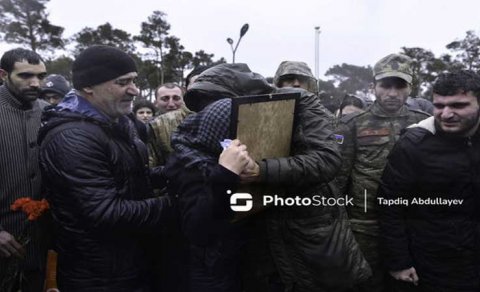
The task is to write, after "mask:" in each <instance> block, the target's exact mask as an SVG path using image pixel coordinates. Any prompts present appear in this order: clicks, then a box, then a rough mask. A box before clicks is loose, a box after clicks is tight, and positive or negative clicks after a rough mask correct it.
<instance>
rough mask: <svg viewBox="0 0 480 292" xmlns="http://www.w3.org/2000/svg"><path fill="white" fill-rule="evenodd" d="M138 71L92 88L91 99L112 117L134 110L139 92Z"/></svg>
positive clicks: (115, 117)
mask: <svg viewBox="0 0 480 292" xmlns="http://www.w3.org/2000/svg"><path fill="white" fill-rule="evenodd" d="M136 78H137V73H136V72H130V73H127V74H125V75H122V76H120V77H117V78H116V79H114V80H110V81H107V82H104V83H101V84H98V85H94V86H92V87H91V88H90V90H91V92H90V98H89V101H90V102H91V103H92V104H93V105H94V106H95V107H97V108H98V109H100V110H101V111H102V112H103V113H105V114H106V115H107V116H109V117H111V118H112V119H117V118H119V117H120V116H122V115H125V114H128V113H130V112H131V111H132V101H133V98H134V97H135V96H137V95H138V94H139V90H138V88H137V86H136V85H135V79H136Z"/></svg>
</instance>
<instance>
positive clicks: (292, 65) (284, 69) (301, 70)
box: [273, 61, 318, 94]
mask: <svg viewBox="0 0 480 292" xmlns="http://www.w3.org/2000/svg"><path fill="white" fill-rule="evenodd" d="M285 75H299V76H303V77H306V78H307V79H308V82H307V88H305V89H306V90H308V91H310V92H311V93H315V94H317V93H318V85H317V79H316V78H315V76H313V74H312V71H311V70H310V68H309V67H308V65H307V64H306V63H304V62H295V61H283V62H282V63H281V64H280V66H278V69H277V72H276V73H275V77H274V78H273V84H275V86H277V87H280V77H282V76H285Z"/></svg>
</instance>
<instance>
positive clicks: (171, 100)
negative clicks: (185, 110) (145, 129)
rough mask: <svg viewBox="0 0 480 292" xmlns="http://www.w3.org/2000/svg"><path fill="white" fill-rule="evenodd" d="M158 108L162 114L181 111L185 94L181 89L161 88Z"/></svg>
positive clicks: (158, 91) (158, 96) (158, 92)
mask: <svg viewBox="0 0 480 292" xmlns="http://www.w3.org/2000/svg"><path fill="white" fill-rule="evenodd" d="M156 97H157V104H156V105H157V107H158V109H159V110H160V112H161V113H166V112H170V111H174V110H177V109H179V108H180V107H181V106H182V104H183V93H182V90H181V89H180V88H179V87H174V88H167V87H165V86H162V87H160V88H159V89H158V90H157V94H156Z"/></svg>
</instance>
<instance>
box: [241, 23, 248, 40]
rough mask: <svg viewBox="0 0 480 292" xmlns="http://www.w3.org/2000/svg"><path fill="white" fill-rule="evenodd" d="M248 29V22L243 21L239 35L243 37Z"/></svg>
mask: <svg viewBox="0 0 480 292" xmlns="http://www.w3.org/2000/svg"><path fill="white" fill-rule="evenodd" d="M247 31H248V23H245V24H244V25H243V26H242V28H241V29H240V37H243V36H244V35H245V34H246V33H247Z"/></svg>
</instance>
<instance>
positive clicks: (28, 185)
mask: <svg viewBox="0 0 480 292" xmlns="http://www.w3.org/2000/svg"><path fill="white" fill-rule="evenodd" d="M46 75H47V72H46V69H45V65H44V63H43V61H42V59H41V57H40V56H39V55H38V54H36V53H35V52H33V51H30V50H25V49H21V48H17V49H13V50H10V51H7V52H5V54H4V55H3V56H2V59H1V61H0V76H1V77H2V79H3V82H4V85H2V86H0V137H1V139H0V283H1V284H0V286H1V285H2V284H3V285H7V284H11V283H12V281H11V280H14V279H11V276H12V275H11V273H10V275H8V274H9V273H8V269H7V267H8V266H11V265H12V264H13V263H14V261H20V262H21V265H20V267H21V270H22V273H23V275H24V277H22V278H21V279H20V284H19V285H20V287H13V288H14V289H12V291H17V290H18V289H22V291H41V289H42V287H43V279H44V267H45V255H46V249H45V246H44V244H42V241H43V240H42V239H41V238H40V237H41V236H42V234H41V233H42V232H40V231H39V230H38V227H39V225H37V224H29V223H28V222H27V217H26V215H25V214H24V213H23V212H14V211H11V210H10V205H11V204H13V202H14V201H15V200H16V199H18V198H20V197H30V198H32V199H35V200H38V199H40V195H41V192H40V188H41V176H40V169H39V165H38V145H37V133H38V129H39V128H40V116H41V112H42V109H41V103H40V101H39V100H38V99H37V98H38V96H39V93H40V83H41V81H42V79H44V78H45V76H46ZM26 228H28V229H26ZM20 236H22V237H27V238H29V240H30V241H29V242H28V244H26V245H25V244H24V242H21V241H20V239H19V237H20ZM22 244H24V245H22ZM7 278H10V280H8V279H7ZM7 282H8V283H7ZM6 287H7V286H3V287H0V290H1V291H4V289H5V290H6Z"/></svg>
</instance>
